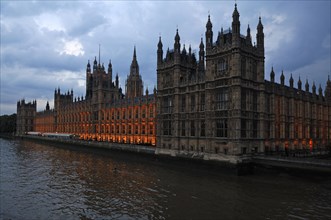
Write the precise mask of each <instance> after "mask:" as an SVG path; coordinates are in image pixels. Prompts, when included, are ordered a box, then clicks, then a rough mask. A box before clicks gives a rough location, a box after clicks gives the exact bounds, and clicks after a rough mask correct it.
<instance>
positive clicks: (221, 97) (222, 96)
mask: <svg viewBox="0 0 331 220" xmlns="http://www.w3.org/2000/svg"><path fill="white" fill-rule="evenodd" d="M215 107H216V110H226V109H228V90H227V89H226V88H222V89H218V90H217V91H216V102H215Z"/></svg>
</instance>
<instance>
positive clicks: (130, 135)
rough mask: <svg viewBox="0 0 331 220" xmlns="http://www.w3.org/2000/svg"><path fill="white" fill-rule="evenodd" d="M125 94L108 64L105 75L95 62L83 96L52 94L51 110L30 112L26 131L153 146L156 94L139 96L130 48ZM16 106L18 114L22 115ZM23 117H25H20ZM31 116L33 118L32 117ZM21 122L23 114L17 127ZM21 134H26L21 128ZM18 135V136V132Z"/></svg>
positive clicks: (140, 87) (57, 91) (140, 86)
mask: <svg viewBox="0 0 331 220" xmlns="http://www.w3.org/2000/svg"><path fill="white" fill-rule="evenodd" d="M126 83H127V85H126V89H127V94H126V95H124V94H123V93H122V88H121V87H120V85H119V77H118V75H116V77H115V81H114V82H113V80H112V64H111V62H110V61H109V64H108V69H107V72H106V71H105V67H104V65H103V64H102V65H101V63H100V58H99V62H98V61H97V59H96V58H95V60H94V62H93V67H92V68H91V65H90V62H88V64H87V67H86V96H85V98H84V97H75V98H74V94H73V90H71V91H67V92H65V93H63V94H62V93H61V90H60V88H58V89H55V91H54V109H50V108H49V103H48V102H47V105H46V109H45V110H44V111H41V112H37V113H36V102H35V101H34V103H33V106H34V109H33V111H34V113H32V110H31V114H30V115H31V119H33V120H34V121H28V122H29V123H30V127H29V129H30V130H31V131H32V130H33V131H36V132H42V133H44V132H57V133H70V134H75V135H77V136H79V138H80V139H84V140H98V141H111V142H120V143H135V144H151V145H155V139H156V138H155V136H156V131H155V129H156V128H155V117H156V113H155V111H156V107H155V100H156V90H155V89H154V91H153V94H149V91H148V89H146V91H145V93H144V94H143V82H142V79H141V75H140V73H139V65H138V61H137V56H136V48H134V53H133V60H132V64H131V68H130V75H129V76H128V79H127V81H126ZM27 106H28V105H23V107H24V109H23V108H22V107H21V105H20V108H19V106H18V109H17V111H18V113H20V112H25V111H23V110H25V109H27ZM24 114H25V113H24ZM32 115H33V116H32ZM23 119H25V115H24V117H23V113H22V114H20V116H19V117H18V119H17V123H18V124H19V123H21V121H22V120H23ZM21 130H24V131H30V130H26V129H25V128H22V129H21ZM21 133H22V132H21Z"/></svg>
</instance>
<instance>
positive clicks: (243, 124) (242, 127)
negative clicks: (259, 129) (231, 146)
mask: <svg viewBox="0 0 331 220" xmlns="http://www.w3.org/2000/svg"><path fill="white" fill-rule="evenodd" d="M241 137H242V138H246V137H247V133H246V120H245V119H241Z"/></svg>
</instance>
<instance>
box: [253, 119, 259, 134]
mask: <svg viewBox="0 0 331 220" xmlns="http://www.w3.org/2000/svg"><path fill="white" fill-rule="evenodd" d="M257 133H258V122H257V120H253V138H257Z"/></svg>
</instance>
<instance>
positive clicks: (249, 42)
mask: <svg viewBox="0 0 331 220" xmlns="http://www.w3.org/2000/svg"><path fill="white" fill-rule="evenodd" d="M246 43H247V45H250V46H252V37H251V29H250V27H249V25H248V27H247V34H246Z"/></svg>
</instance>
